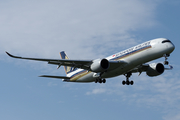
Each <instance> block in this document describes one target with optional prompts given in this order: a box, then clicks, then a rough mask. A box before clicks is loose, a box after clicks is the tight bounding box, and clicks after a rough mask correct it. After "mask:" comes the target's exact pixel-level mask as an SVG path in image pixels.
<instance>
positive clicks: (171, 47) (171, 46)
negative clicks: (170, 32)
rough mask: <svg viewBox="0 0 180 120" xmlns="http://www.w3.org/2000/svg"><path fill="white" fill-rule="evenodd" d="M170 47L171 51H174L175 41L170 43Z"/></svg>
mask: <svg viewBox="0 0 180 120" xmlns="http://www.w3.org/2000/svg"><path fill="white" fill-rule="evenodd" d="M168 47H169V49H170V50H171V52H173V51H174V49H175V45H174V44H173V43H171V44H169V45H168Z"/></svg>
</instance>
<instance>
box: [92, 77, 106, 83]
mask: <svg viewBox="0 0 180 120" xmlns="http://www.w3.org/2000/svg"><path fill="white" fill-rule="evenodd" d="M97 82H99V83H106V79H101V78H97V79H96V80H95V83H97Z"/></svg>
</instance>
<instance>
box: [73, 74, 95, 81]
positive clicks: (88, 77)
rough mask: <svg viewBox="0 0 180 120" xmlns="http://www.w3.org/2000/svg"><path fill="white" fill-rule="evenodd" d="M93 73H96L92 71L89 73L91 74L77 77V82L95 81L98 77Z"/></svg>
mask: <svg viewBox="0 0 180 120" xmlns="http://www.w3.org/2000/svg"><path fill="white" fill-rule="evenodd" d="M93 74H94V73H93V72H91V73H89V74H87V75H85V76H83V77H81V78H79V79H77V80H76V82H94V80H95V79H96V78H94V77H93Z"/></svg>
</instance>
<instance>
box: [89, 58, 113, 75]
mask: <svg viewBox="0 0 180 120" xmlns="http://www.w3.org/2000/svg"><path fill="white" fill-rule="evenodd" d="M90 68H91V71H93V72H96V73H99V72H104V71H105V70H107V69H108V68H109V61H108V60H107V59H96V60H94V61H93V63H92V65H91V66H90Z"/></svg>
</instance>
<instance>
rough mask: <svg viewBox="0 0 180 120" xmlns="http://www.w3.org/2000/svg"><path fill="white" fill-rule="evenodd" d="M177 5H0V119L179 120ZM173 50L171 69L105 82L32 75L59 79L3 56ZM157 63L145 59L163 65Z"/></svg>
mask: <svg viewBox="0 0 180 120" xmlns="http://www.w3.org/2000/svg"><path fill="white" fill-rule="evenodd" d="M179 6H180V1H179V0H171V1H169V0H86V1H84V0H76V1H73V0H68V1H67V0H31V1H28V0H5V1H0V66H1V67H0V119H4V120H32V119H33V120H41V119H42V120H50V119H51V120H52V119H53V120H70V119H73V120H81V119H85V120H109V119H113V120H132V119H137V120H144V119H146V120H152V119H154V120H157V119H158V120H179V119H180V92H179V91H180V81H179V77H180V75H179V73H180V66H179V61H180V57H179V53H178V51H179V48H178V46H179V45H180V41H179V31H180V25H179V21H180V14H179V11H180V7H179ZM160 37H163V38H168V39H170V40H171V41H172V42H173V43H174V45H175V46H176V49H175V51H174V52H173V53H172V54H171V56H170V57H169V58H168V61H169V62H170V64H171V65H173V67H174V69H173V70H171V71H165V72H164V73H163V74H162V75H160V76H157V77H148V76H146V74H145V73H142V75H141V76H138V74H133V75H132V77H131V78H130V80H134V85H133V86H123V85H122V80H124V79H125V77H124V76H118V77H115V78H110V79H107V82H106V84H95V83H67V82H62V81H61V80H59V79H48V78H40V77H38V76H39V75H61V76H63V75H65V71H64V69H63V67H61V68H60V69H58V70H57V69H56V68H57V66H54V65H48V64H47V63H46V62H37V61H26V60H18V59H13V58H10V57H9V56H7V55H6V54H5V51H8V52H10V53H11V54H14V55H20V56H25V57H38V58H55V59H59V58H60V56H59V52H60V51H66V53H67V54H68V56H69V58H71V59H85V60H86V59H90V60H92V59H97V58H104V57H106V56H109V55H112V54H114V53H117V52H120V51H122V50H124V49H127V48H129V47H132V46H134V45H137V44H140V43H142V42H145V41H148V40H151V39H155V38H160ZM163 61H164V58H160V59H158V60H155V61H151V62H150V63H153V62H156V63H158V62H163Z"/></svg>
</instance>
